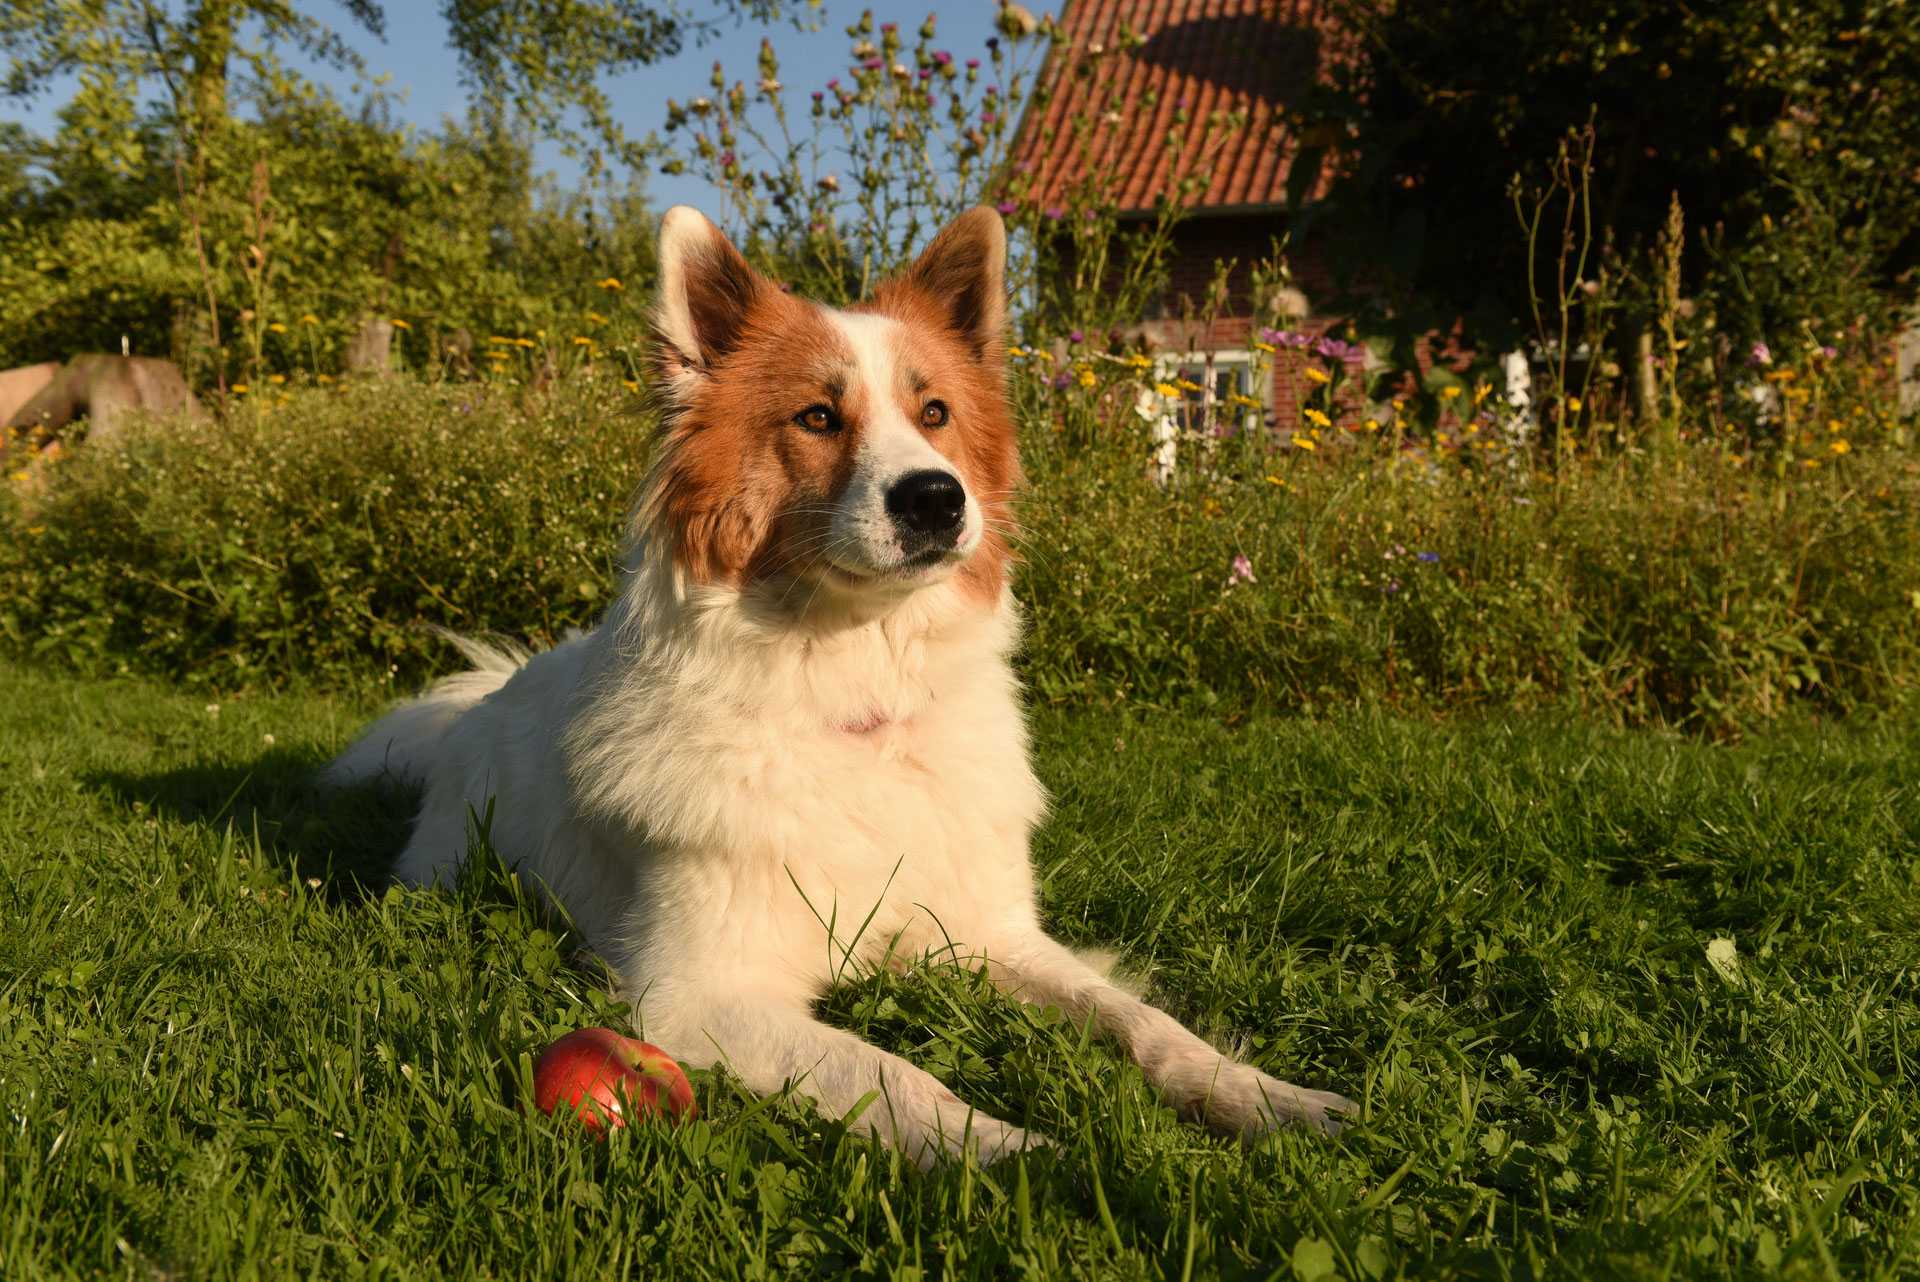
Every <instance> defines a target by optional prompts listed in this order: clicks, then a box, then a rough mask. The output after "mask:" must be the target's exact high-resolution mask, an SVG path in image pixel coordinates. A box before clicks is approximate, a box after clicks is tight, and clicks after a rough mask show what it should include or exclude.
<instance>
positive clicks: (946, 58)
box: [933, 49, 953, 67]
mask: <svg viewBox="0 0 1920 1282" xmlns="http://www.w3.org/2000/svg"><path fill="white" fill-rule="evenodd" d="M933 60H934V61H935V62H937V63H939V64H940V65H941V66H943V67H944V66H946V65H947V64H948V63H950V62H952V61H953V55H952V54H950V53H948V52H947V51H946V50H945V49H936V50H934V51H933Z"/></svg>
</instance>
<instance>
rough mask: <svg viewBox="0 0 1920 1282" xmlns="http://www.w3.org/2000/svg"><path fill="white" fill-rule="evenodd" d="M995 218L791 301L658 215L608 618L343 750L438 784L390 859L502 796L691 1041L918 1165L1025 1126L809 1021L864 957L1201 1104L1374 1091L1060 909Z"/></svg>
mask: <svg viewBox="0 0 1920 1282" xmlns="http://www.w3.org/2000/svg"><path fill="white" fill-rule="evenodd" d="M1005 269H1006V237H1005V232H1004V231H1003V229H1002V227H1001V224H1000V220H999V218H998V217H997V216H996V215H995V214H994V213H993V212H992V211H991V210H987V209H975V210H973V211H972V212H970V213H968V214H966V215H964V216H962V217H961V218H959V219H957V220H956V221H955V222H954V223H953V224H952V225H951V226H949V227H948V228H947V229H946V230H945V231H943V232H941V233H940V235H939V237H938V238H936V239H935V240H934V242H933V244H932V245H931V246H929V247H928V249H927V251H926V253H925V254H924V255H922V256H921V258H920V261H919V262H918V263H916V264H915V265H914V267H913V269H912V270H911V271H909V272H907V273H906V274H905V275H904V276H902V277H901V278H899V279H897V280H894V281H891V282H889V283H888V284H886V285H885V286H883V287H882V288H880V289H879V290H878V291H877V292H876V294H875V295H874V298H873V300H872V301H871V302H869V303H865V304H862V305H860V306H858V307H853V308H849V309H847V310H845V311H836V310H833V309H831V308H828V307H824V306H821V305H819V304H816V303H811V302H805V301H802V300H801V299H798V298H795V297H793V296H791V295H789V294H787V293H785V292H783V291H782V290H781V289H780V288H779V286H777V285H775V284H774V283H773V282H772V281H770V280H768V279H766V278H765V277H763V276H761V275H759V274H758V273H756V272H755V271H754V270H753V269H752V268H751V267H750V266H749V265H748V264H747V262H746V260H745V259H744V258H743V257H741V255H740V253H739V252H738V251H737V250H736V249H735V248H734V247H733V245H732V244H731V243H730V242H729V241H728V240H727V239H726V237H725V236H724V235H722V234H721V232H720V231H719V229H718V228H716V227H715V226H714V225H713V224H712V223H710V222H708V221H707V220H706V219H705V218H704V217H702V216H701V215H700V214H699V213H697V212H695V211H694V210H692V209H688V208H684V207H682V208H677V209H674V210H671V211H669V212H668V214H667V216H666V219H665V222H664V223H663V224H662V226H661V229H660V294H659V300H658V303H657V304H656V309H655V314H654V323H655V326H656V329H657V330H658V335H659V344H660V346H659V369H658V374H657V383H658V390H659V393H660V396H661V399H662V401H663V402H664V404H665V423H664V428H663V438H662V441H661V445H660V449H659V453H658V456H657V459H656V461H655V463H654V465H653V469H652V472H651V474H650V476H649V477H648V479H647V482H646V486H645V489H644V491H643V494H642V497H641V500H640V503H639V506H638V508H637V510H636V517H635V519H634V521H633V524H632V534H631V542H630V547H629V550H628V552H627V555H626V561H625V571H626V572H625V575H624V579H623V584H622V587H621V589H620V593H619V596H618V598H617V599H616V600H615V601H614V603H613V605H612V606H611V608H609V609H608V611H607V614H606V616H605V618H604V619H602V620H601V622H600V625H599V626H598V627H597V628H595V629H594V630H593V631H592V632H591V633H588V634H586V635H582V636H577V637H575V638H573V639H571V640H569V641H567V642H566V643H565V644H563V645H561V646H559V647H558V648H556V649H553V650H550V651H547V652H545V653H543V654H538V655H535V656H533V657H532V658H524V657H523V656H505V655H501V654H498V653H494V652H490V651H487V650H484V649H482V648H480V647H477V646H476V647H470V649H469V653H470V654H471V655H472V657H474V658H475V660H476V661H477V663H478V669H477V670H476V671H473V672H468V673H465V674H463V675H460V676H456V677H452V678H449V679H447V680H445V681H443V682H441V683H440V684H439V685H437V686H435V687H434V688H433V689H432V690H431V691H429V692H428V693H427V694H426V695H425V696H423V697H422V698H420V699H418V700H416V701H414V702H412V703H410V704H406V705H404V706H402V707H400V708H399V709H398V710H396V711H394V712H393V713H391V714H389V715H388V716H387V717H385V718H384V719H383V720H381V721H379V722H378V723H376V724H375V725H374V726H373V727H372V728H371V729H369V730H368V731H367V732H366V734H365V735H364V736H363V737H362V738H361V739H360V740H359V741H358V742H357V743H356V744H354V745H353V746H352V747H351V748H349V749H348V750H347V751H346V752H345V753H344V754H343V755H342V756H340V757H339V758H338V759H336V760H335V761H334V762H333V763H332V764H331V765H330V766H329V767H328V774H329V777H330V778H331V780H333V781H334V782H337V783H346V782H352V781H355V780H361V779H369V778H373V777H376V776H379V775H382V774H388V773H390V774H393V775H396V776H398V777H399V778H401V779H402V780H405V781H407V782H409V783H412V784H414V785H416V786H419V787H422V788H424V790H425V795H424V800H423V802H422V807H421V812H420V817H419V821H418V826H417V827H416V829H415V831H414V833H413V837H412V840H411V841H410V842H409V844H408V845H407V848H406V851H405V853H404V854H402V856H401V857H400V863H399V867H398V870H397V872H398V875H399V876H400V877H401V878H402V879H403V880H405V881H408V882H412V883H417V884H421V885H427V884H431V883H432V882H433V881H434V880H435V878H436V877H443V876H446V877H450V876H451V875H452V872H453V870H454V868H455V866H456V865H457V864H458V862H459V861H460V860H461V859H462V858H463V856H464V855H465V853H466V850H467V834H468V828H469V814H470V813H484V812H485V811H486V810H487V809H488V806H489V802H490V801H493V802H495V803H497V804H496V805H495V807H494V809H493V824H492V840H493V843H494V846H495V848H496V849H497V850H498V851H499V853H500V855H501V856H502V857H503V858H504V859H505V860H506V861H507V862H508V863H510V864H515V865H517V866H518V867H519V868H520V869H521V871H522V872H523V873H524V874H525V875H527V876H528V877H529V878H530V879H531V880H532V881H534V882H535V883H537V884H539V885H540V886H541V887H543V888H544V890H545V892H546V893H547V894H549V895H551V896H552V897H553V898H555V899H556V900H558V901H559V902H560V903H561V904H562V905H563V906H564V907H565V909H566V911H567V913H568V914H569V915H570V916H571V917H572V919H573V921H574V923H575V924H576V925H577V926H578V927H579V928H580V929H581V930H582V931H583V932H584V933H585V935H586V938H587V940H588V941H589V942H590V943H591V944H592V946H593V948H594V949H595V950H596V951H597V952H598V953H599V955H600V956H601V957H602V959H604V960H605V961H606V962H607V963H608V965H609V966H610V968H611V969H612V971H613V973H614V975H615V976H616V977H617V981H618V984H619V986H620V989H621V991H622V993H623V994H624V995H625V996H626V997H627V998H628V1000H630V1001H632V1002H633V1003H634V1005H635V1007H636V1010H637V1012H638V1015H639V1019H640V1021H641V1023H642V1027H643V1029H644V1036H645V1037H646V1038H647V1039H648V1040H650V1041H652V1042H655V1043H658V1044H659V1045H660V1046H662V1047H663V1048H665V1049H666V1050H668V1051H670V1052H671V1053H672V1054H674V1055H675V1056H677V1057H679V1058H681V1059H684V1060H688V1061H691V1062H692V1063H694V1064H696V1065H701V1066H706V1065H712V1064H716V1063H723V1064H725V1065H726V1066H727V1067H728V1068H729V1069H731V1070H732V1071H733V1072H734V1073H735V1074H736V1075H738V1076H739V1077H740V1078H741V1079H742V1080H743V1081H745V1082H746V1083H747V1085H748V1086H750V1087H751V1088H752V1089H754V1090H756V1091H760V1092H773V1091H778V1090H780V1089H782V1088H783V1087H790V1088H792V1089H794V1090H797V1091H799V1092H801V1093H803V1094H805V1095H807V1096H810V1097H811V1098H812V1099H814V1100H815V1101H817V1102H818V1104H819V1106H820V1107H821V1108H822V1109H824V1110H825V1111H827V1112H828V1113H831V1114H834V1115H843V1114H845V1113H848V1112H850V1111H851V1110H853V1109H854V1107H855V1106H856V1105H857V1104H858V1103H859V1102H860V1101H861V1100H862V1099H863V1098H865V1097H867V1096H869V1095H870V1094H871V1093H872V1092H875V1091H878V1092H879V1095H878V1098H877V1101H876V1102H875V1103H873V1104H872V1105H871V1106H870V1107H869V1108H867V1109H866V1111H865V1112H864V1113H863V1114H862V1115H861V1117H860V1120H859V1122H858V1125H860V1126H861V1127H863V1128H867V1129H871V1130H873V1131H877V1132H878V1133H879V1134H880V1136H881V1137H882V1138H883V1139H885V1140H887V1141H889V1142H891V1143H894V1144H897V1145H899V1146H900V1147H901V1148H902V1149H903V1150H905V1151H906V1152H908V1153H909V1154H912V1155H913V1156H914V1157H915V1158H917V1159H918V1160H920V1161H921V1162H923V1163H928V1162H932V1161H934V1160H936V1159H937V1158H938V1157H940V1156H941V1155H942V1154H949V1153H954V1152H957V1151H959V1150H960V1149H961V1148H962V1147H964V1146H966V1145H969V1144H976V1145H978V1151H979V1154H980V1156H981V1157H982V1159H984V1160H991V1159H993V1158H995V1157H998V1156H1000V1155H1002V1154H1004V1153H1007V1152H1009V1151H1011V1150H1015V1149H1018V1148H1020V1147H1021V1146H1022V1145H1024V1144H1025V1143H1027V1142H1028V1141H1027V1136H1026V1133H1025V1132H1024V1131H1022V1130H1020V1129H1019V1128H1018V1127H1015V1126H1012V1125H1009V1124H1008V1123H1006V1122H1002V1121H998V1120H996V1119H994V1118H991V1117H987V1116H985V1115H983V1114H980V1113H976V1112H974V1111H973V1110H971V1109H969V1108H968V1107H967V1105H965V1104H963V1103H962V1102H961V1101H960V1100H959V1099H957V1098H956V1097H955V1096H954V1095H953V1093H952V1092H951V1091H949V1090H947V1088H946V1087H945V1086H943V1085H941V1083H940V1082H939V1081H937V1080H936V1079H935V1078H933V1077H931V1076H929V1075H928V1074H927V1073H924V1072H922V1071H921V1070H919V1069H917V1068H915V1067H913V1066H912V1065H911V1064H908V1063H907V1062H906V1061H905V1060H902V1059H899V1058H896V1057H895V1056H893V1055H889V1054H887V1053H885V1052H883V1051H881V1050H879V1049H878V1048H876V1047H873V1046H870V1045H868V1044H867V1043H865V1042H863V1041H861V1040H860V1039H858V1038H856V1037H854V1036H852V1035H851V1034H848V1033H846V1032H843V1031H840V1030H838V1029H834V1028H830V1027H828V1026H827V1025H825V1024H822V1023H820V1022H819V1021H817V1020H816V1019H814V1018H813V1016H812V1014H811V1006H812V1004H813V1002H814V1001H815V1000H816V999H817V998H819V997H820V995H821V994H822V993H823V992H824V991H825V990H826V989H827V988H828V987H829V986H830V985H831V984H832V983H833V982H834V979H835V977H836V976H837V975H839V974H841V973H842V972H843V970H844V969H846V968H847V965H848V962H849V960H851V962H852V963H853V965H854V966H855V967H856V968H857V967H858V966H859V965H860V964H862V963H869V964H871V963H880V964H898V962H899V960H900V959H903V958H907V959H911V958H915V957H922V956H927V955H930V954H938V955H940V956H942V957H947V958H955V959H958V960H963V961H971V962H972V963H973V964H976V965H977V964H984V965H986V967H987V968H988V973H989V974H990V975H991V977H992V979H993V981H994V982H995V983H996V984H997V985H998V986H1000V987H1001V988H1003V989H1004V990H1005V991H1006V992H1007V993H1009V994H1011V995H1012V996H1014V997H1017V998H1019V999H1020V1000H1022V1001H1028V1002H1035V1003H1051V1004H1053V1005H1055V1006H1058V1007H1059V1008H1060V1009H1061V1010H1063V1011H1065V1012H1066V1013H1067V1015H1068V1016H1069V1017H1070V1018H1072V1019H1074V1020H1075V1021H1079V1022H1082V1023H1084V1022H1085V1021H1089V1020H1091V1021H1092V1023H1093V1026H1094V1028H1095V1029H1096V1030H1097V1031H1099V1032H1100V1033H1102V1034H1105V1035H1108V1036H1111V1037H1114V1038H1117V1039H1118V1040H1119V1041H1120V1042H1121V1043H1122V1044H1124V1046H1125V1047H1126V1049H1127V1050H1128V1052H1129V1053H1131V1054H1132V1056H1133V1057H1134V1059H1136V1060H1137V1061H1138V1062H1139V1064H1140V1067H1141V1068H1142V1069H1143V1070H1144V1071H1145V1073H1146V1076H1147V1078H1148V1079H1149V1080H1150V1081H1151V1082H1152V1083H1153V1084H1154V1085H1155V1086H1156V1087H1158V1088H1159V1089H1160V1090H1161V1091H1162V1092H1164V1093H1165V1095H1166V1096H1167V1098H1168V1099H1169V1100H1170V1101H1171V1102H1172V1103H1173V1105H1174V1106H1175V1107H1177V1108H1178V1109H1180V1110H1181V1111H1182V1112H1183V1113H1185V1114H1187V1115H1188V1116H1191V1117H1195V1118H1199V1119H1202V1120H1204V1121H1206V1122H1207V1123H1209V1124H1210V1125H1212V1126H1213V1127H1214V1128H1216V1129H1218V1130H1220V1131H1223V1132H1226V1133H1228V1134H1231V1135H1238V1136H1241V1137H1247V1138H1251V1137H1253V1136H1257V1135H1259V1134H1261V1133H1264V1132H1265V1131H1267V1130H1269V1129H1271V1128H1273V1127H1276V1126H1281V1125H1284V1124H1286V1123H1289V1122H1303V1123H1305V1124H1307V1125H1309V1126H1311V1127H1314V1128H1316V1129H1318V1130H1321V1131H1327V1132H1331V1131H1334V1130H1337V1129H1338V1128H1339V1124H1340V1116H1339V1115H1340V1114H1342V1113H1344V1112H1346V1111H1348V1110H1349V1109H1351V1107H1352V1105H1351V1104H1350V1103H1349V1102H1348V1101H1347V1100H1345V1099H1343V1098H1341V1097H1340V1096H1338V1095H1331V1094H1325V1093H1322V1092H1318V1091H1308V1090H1303V1089H1301V1088H1300V1087H1297V1086H1293V1085H1291V1084H1289V1083H1287V1082H1282V1081H1278V1080H1276V1079H1274V1078H1272V1077H1269V1076H1267V1075H1266V1074H1265V1073H1262V1072H1260V1071H1258V1070H1256V1069H1254V1068H1251V1067H1249V1066H1248V1065H1245V1064H1240V1063H1236V1062H1235V1061H1234V1060H1232V1059H1230V1058H1227V1057H1225V1056H1223V1055H1222V1054H1221V1053H1220V1052H1219V1051H1218V1050H1216V1049H1215V1048H1214V1047H1213V1046H1211V1045H1209V1044H1208V1043H1207V1042H1205V1041H1203V1040H1201V1039H1200V1038H1199V1037H1197V1036H1195V1035H1194V1034H1193V1033H1191V1032H1189V1031H1187V1029H1186V1028H1184V1027H1182V1026H1181V1025H1180V1024H1179V1023H1178V1022H1177V1021H1175V1020H1174V1019H1173V1018H1172V1017H1170V1016H1168V1015H1166V1014H1164V1013H1162V1012H1161V1011H1159V1010H1156V1009H1155V1008H1154V1007H1152V1006H1149V1005H1147V1004H1145V1003H1143V1002H1141V1001H1140V1000H1139V999H1138V998H1136V997H1134V996H1133V995H1131V994H1130V993H1128V992H1127V991H1125V990H1123V989H1122V988H1120V987H1117V986H1116V985H1115V984H1114V983H1112V982H1111V981H1109V980H1108V979H1107V978H1106V977H1105V976H1104V975H1103V974H1102V973H1101V972H1100V971H1099V970H1097V969H1096V968H1094V967H1092V966H1090V965H1088V964H1087V963H1086V962H1084V961H1082V960H1081V959H1080V958H1079V957H1078V956H1076V955H1075V954H1074V953H1073V952H1072V951H1070V950H1069V949H1067V948H1066V947H1065V946H1063V945H1061V944H1059V943H1056V942H1055V941H1053V940H1052V939H1049V938H1048V937H1047V935H1046V933H1045V932H1044V931H1043V930H1042V929H1041V924H1040V905H1039V904H1038V903H1037V902H1036V896H1035V888H1034V878H1033V872H1032V869H1031V867H1030V865H1029V861H1028V852H1027V841H1028V836H1029V834H1030V833H1031V832H1032V831H1033V828H1034V825H1035V824H1037V823H1038V822H1039V820H1040V816H1041V811H1042V809H1043V806H1044V797H1043V795H1042V792H1041V788H1040V785H1039V784H1038V783H1037V782H1036V781H1035V779H1034V777H1033V771H1032V769H1031V767H1030V766H1029V764H1028V749H1027V733H1026V726H1025V723H1024V719H1023V715H1022V711H1021V701H1020V694H1019V691H1018V689H1017V686H1016V682H1015V679H1014V675H1013V671H1012V669H1011V667H1010V666H1009V663H1008V656H1009V653H1010V652H1011V651H1012V649H1013V647H1014V644H1015V640H1016V638H1017V636H1018V634H1019V631H1020V618H1019V612H1018V609H1017V607H1016V605H1015V603H1014V599H1013V596H1012V594H1011V592H1010V591H1009V587H1008V574H1009V569H1010V554H1009V549H1008V545H1007V537H1006V536H1007V533H1008V530H1009V527H1010V524H1011V519H1012V518H1011V515H1010V502H1011V500H1012V497H1013V492H1014V488H1015V486H1016V484H1017V483H1018V481H1019V460H1018V458H1017V455H1016V452H1015V434H1014V426H1013V423H1012V421H1011V417H1010V413H1009V410H1008V407H1007V402H1006V396H1005V392H1004V389H1003V380H1004V373H1003V368H1002V360H1003V352H1002V329H1003V326H1004V323H1005V318H1006V294H1005V280H1004V278H1005Z"/></svg>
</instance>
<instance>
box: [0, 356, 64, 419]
mask: <svg viewBox="0 0 1920 1282" xmlns="http://www.w3.org/2000/svg"><path fill="white" fill-rule="evenodd" d="M59 372H60V363H59V362H58V361H42V362H41V363H40V364H38V365H22V366H21V367H20V368H19V369H9V370H0V425H3V424H5V423H6V422H7V420H9V419H11V418H12V417H13V412H14V411H15V410H17V409H19V408H20V407H21V406H22V405H25V404H26V403H27V402H28V401H30V400H32V399H33V398H34V396H35V395H36V394H38V393H39V391H40V389H41V388H43V387H45V386H46V385H47V384H48V383H51V382H52V381H53V376H54V375H55V374H58V373H59Z"/></svg>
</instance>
